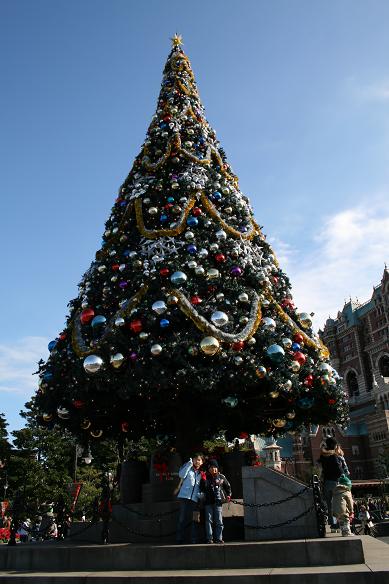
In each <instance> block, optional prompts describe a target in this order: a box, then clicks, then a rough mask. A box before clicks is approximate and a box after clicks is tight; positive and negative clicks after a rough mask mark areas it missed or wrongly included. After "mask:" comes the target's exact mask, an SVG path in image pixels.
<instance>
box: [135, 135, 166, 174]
mask: <svg viewBox="0 0 389 584" xmlns="http://www.w3.org/2000/svg"><path fill="white" fill-rule="evenodd" d="M171 151H172V140H171V141H170V142H168V145H167V148H166V152H165V154H163V155H162V156H161V157H160V158H159V159H158V160H157V162H150V159H149V157H148V155H147V147H146V146H145V147H144V149H143V152H144V157H143V159H142V164H143V166H144V167H145V169H146V170H149V171H150V172H154V171H155V170H158V168H159V167H160V166H162V164H164V163H165V162H166V160H167V159H168V158H169V157H170V154H171Z"/></svg>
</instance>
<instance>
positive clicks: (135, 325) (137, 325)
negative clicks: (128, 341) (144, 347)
mask: <svg viewBox="0 0 389 584" xmlns="http://www.w3.org/2000/svg"><path fill="white" fill-rule="evenodd" d="M129 327H130V329H131V330H132V332H133V333H140V332H141V331H142V329H143V325H142V321H141V320H140V319H139V318H136V319H135V320H132V321H131V322H130V324H129Z"/></svg>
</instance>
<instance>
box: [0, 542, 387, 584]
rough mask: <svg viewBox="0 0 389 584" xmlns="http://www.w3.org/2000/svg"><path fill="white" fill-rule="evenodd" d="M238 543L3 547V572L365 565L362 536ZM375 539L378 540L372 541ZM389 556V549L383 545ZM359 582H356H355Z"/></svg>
mask: <svg viewBox="0 0 389 584" xmlns="http://www.w3.org/2000/svg"><path fill="white" fill-rule="evenodd" d="M366 537H368V536H361V537H353V538H342V537H332V538H325V539H316V540H289V541H273V542H236V543H233V542H232V543H226V544H224V545H218V544H213V545H209V544H208V545H207V544H197V545H137V544H112V545H105V546H103V545H84V546H80V545H70V544H68V543H61V542H47V543H40V544H39V543H36V544H19V545H17V546H16V547H10V546H1V547H0V571H15V570H18V571H31V572H37V571H39V572H50V571H53V572H55V571H63V572H79V571H86V572H87V571H93V572H96V571H104V572H106V571H108V570H113V571H120V570H124V571H129V570H159V571H166V570H198V569H201V570H205V569H212V570H217V569H221V570H233V569H239V568H289V567H299V566H336V565H342V564H344V562H345V560H347V563H348V564H355V565H357V564H363V563H364V561H365V559H364V551H363V546H362V540H363V538H366ZM368 539H373V538H368ZM379 543H380V544H381V545H383V546H384V547H385V549H386V551H387V552H388V551H389V549H388V548H387V546H385V544H382V543H381V542H379ZM353 584H354V583H353Z"/></svg>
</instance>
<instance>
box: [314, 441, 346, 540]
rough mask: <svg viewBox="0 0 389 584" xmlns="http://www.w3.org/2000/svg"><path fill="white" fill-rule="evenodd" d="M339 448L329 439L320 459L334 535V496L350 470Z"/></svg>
mask: <svg viewBox="0 0 389 584" xmlns="http://www.w3.org/2000/svg"><path fill="white" fill-rule="evenodd" d="M337 446H338V443H337V441H336V440H335V438H331V437H330V438H327V440H326V447H325V448H322V449H321V453H320V458H319V463H320V464H321V466H322V481H323V496H324V500H325V502H326V506H327V513H328V523H329V525H330V528H331V532H332V533H335V532H336V529H337V526H336V522H335V521H334V517H333V511H332V494H333V491H334V489H335V487H336V485H337V484H338V480H339V478H340V477H341V476H342V475H343V474H347V473H348V469H347V471H346V468H347V465H346V462H345V460H344V457H343V456H342V455H341V454H340V452H339V449H338V450H336V447H337ZM337 452H338V454H337ZM345 465H346V467H345Z"/></svg>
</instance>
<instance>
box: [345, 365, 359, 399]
mask: <svg viewBox="0 0 389 584" xmlns="http://www.w3.org/2000/svg"><path fill="white" fill-rule="evenodd" d="M346 386H347V389H348V394H349V396H350V397H353V396H356V395H359V387H358V380H357V374H356V373H355V371H349V372H348V373H347V375H346Z"/></svg>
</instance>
